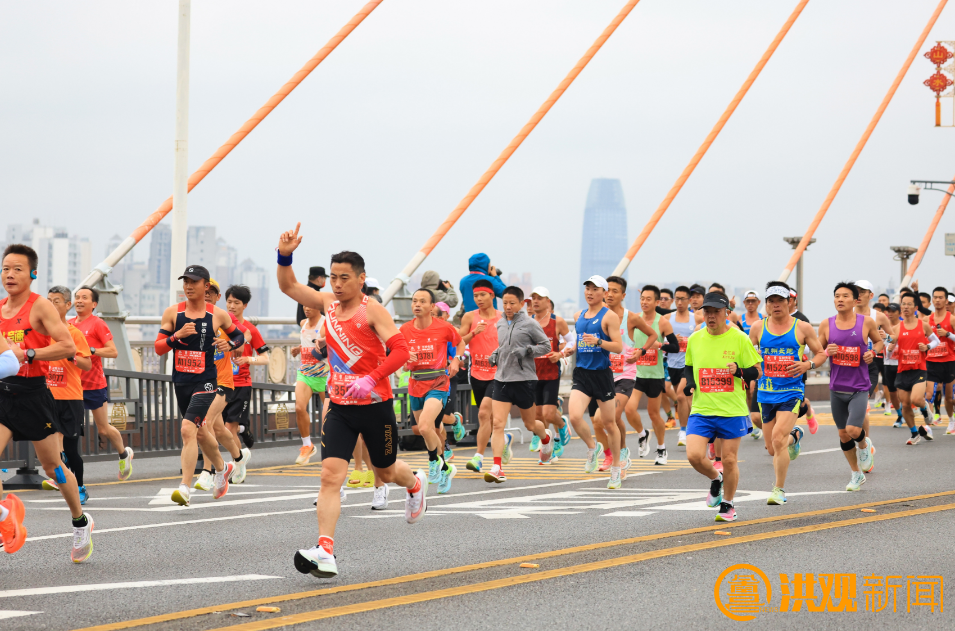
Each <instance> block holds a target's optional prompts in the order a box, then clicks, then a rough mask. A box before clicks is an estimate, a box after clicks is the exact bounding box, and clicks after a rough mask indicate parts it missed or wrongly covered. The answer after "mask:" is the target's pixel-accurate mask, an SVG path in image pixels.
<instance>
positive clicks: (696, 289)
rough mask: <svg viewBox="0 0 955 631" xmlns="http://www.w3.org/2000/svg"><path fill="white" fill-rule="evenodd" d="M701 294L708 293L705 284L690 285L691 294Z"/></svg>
mask: <svg viewBox="0 0 955 631" xmlns="http://www.w3.org/2000/svg"><path fill="white" fill-rule="evenodd" d="M693 294H700V295H701V296H705V295H706V288H705V287H704V286H703V285H692V286H690V295H691V296H692V295H693Z"/></svg>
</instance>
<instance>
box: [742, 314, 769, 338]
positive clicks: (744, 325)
mask: <svg viewBox="0 0 955 631" xmlns="http://www.w3.org/2000/svg"><path fill="white" fill-rule="evenodd" d="M756 315H758V316H759V319H760V320H762V319H763V318H765V317H766V316H764V315H763V314H762V313H760V312H759V311H757V312H756ZM739 323H740V326H742V327H743V333H745V334H746V335H749V330H750V329H751V328H753V325H752V324H746V314H745V313H744V314H743V315H741V316H740V317H739Z"/></svg>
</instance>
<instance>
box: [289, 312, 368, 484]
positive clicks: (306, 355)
mask: <svg viewBox="0 0 955 631" xmlns="http://www.w3.org/2000/svg"><path fill="white" fill-rule="evenodd" d="M299 325H300V326H301V327H302V332H301V342H300V344H299V346H297V347H293V348H292V357H301V361H300V363H299V367H298V370H297V371H296V372H295V422H296V424H297V425H298V435H299V436H301V437H302V447H301V449H299V451H298V456H297V457H296V458H295V464H298V465H306V464H308V462H309V460H311V459H312V456H314V455H316V454H317V453H318V448H317V447H315V445H313V444H312V419H311V416H310V415H309V411H308V404H309V402H311V401H314V402H315V407H316V409H317V411H318V413H319V414H322V411H323V409H324V407H325V385H326V381H327V379H328V362H326V361H325V359H326V357H327V353H326V352H325V338H324V336H323V335H322V328H323V327H324V326H325V316H323V315H322V312H321V311H319V310H317V309H312V308H311V307H305V318H303V319H302V321H301V322H300V323H299ZM356 465H357V463H356Z"/></svg>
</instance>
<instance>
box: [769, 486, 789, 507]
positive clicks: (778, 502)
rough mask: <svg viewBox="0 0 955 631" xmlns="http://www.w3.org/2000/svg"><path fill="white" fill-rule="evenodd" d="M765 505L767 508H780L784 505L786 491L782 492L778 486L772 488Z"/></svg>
mask: <svg viewBox="0 0 955 631" xmlns="http://www.w3.org/2000/svg"><path fill="white" fill-rule="evenodd" d="M766 503H767V504H768V505H769V506H782V505H783V504H785V503H786V491H784V490H782V489H781V488H779V487H778V486H774V487H773V492H772V493H770V494H769V497H768V498H766Z"/></svg>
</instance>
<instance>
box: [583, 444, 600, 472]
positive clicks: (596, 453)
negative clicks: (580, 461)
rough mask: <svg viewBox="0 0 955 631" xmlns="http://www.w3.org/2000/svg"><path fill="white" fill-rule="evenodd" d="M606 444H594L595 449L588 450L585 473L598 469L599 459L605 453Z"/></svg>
mask: <svg viewBox="0 0 955 631" xmlns="http://www.w3.org/2000/svg"><path fill="white" fill-rule="evenodd" d="M603 450H604V446H603V445H601V444H600V443H597V444H596V445H594V450H593V451H588V452H587V462H585V463H584V473H593V472H594V471H596V470H597V459H598V458H600V454H601V453H603Z"/></svg>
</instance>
